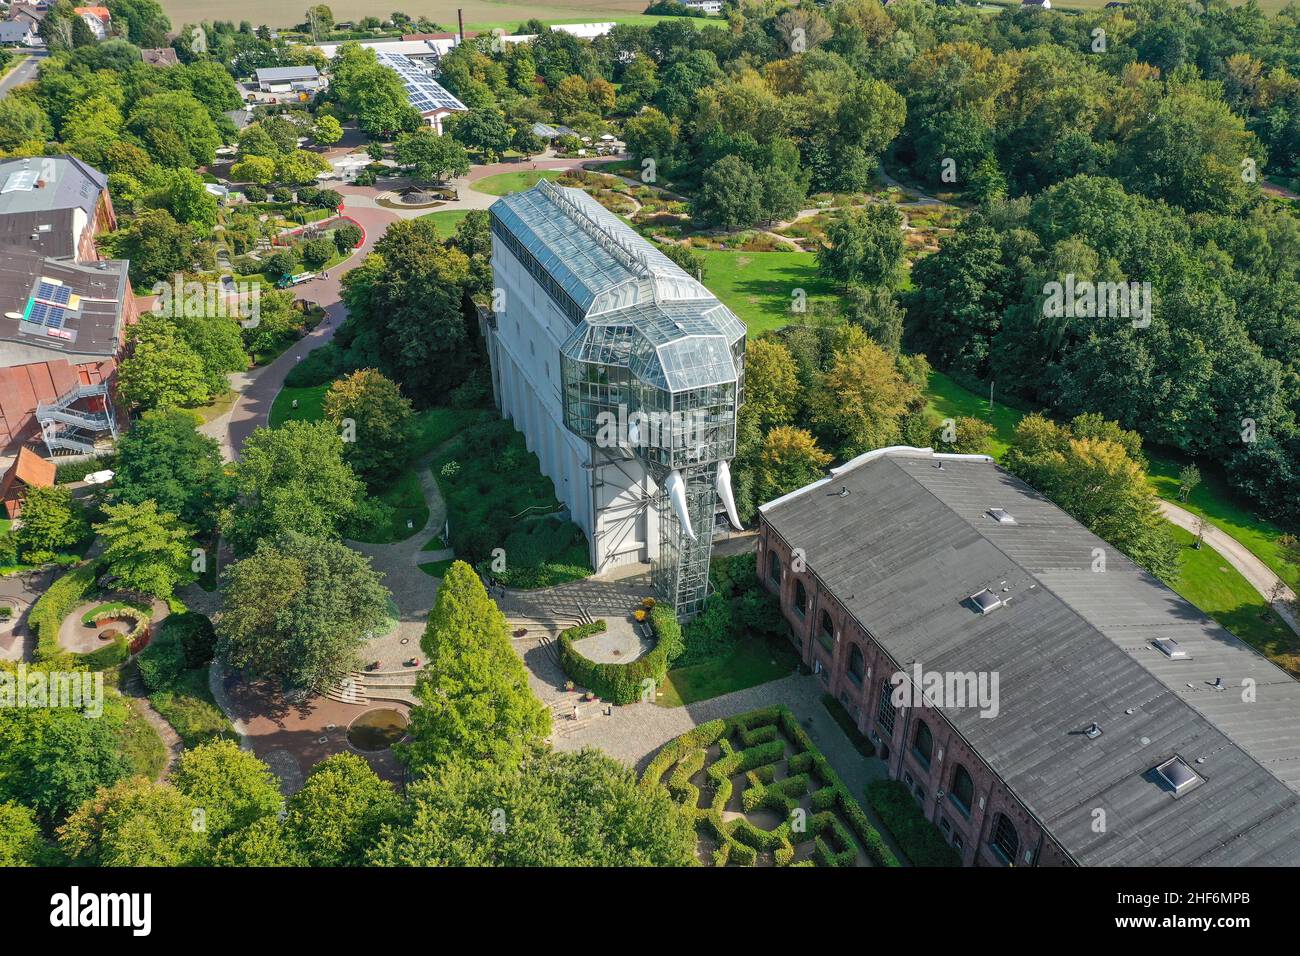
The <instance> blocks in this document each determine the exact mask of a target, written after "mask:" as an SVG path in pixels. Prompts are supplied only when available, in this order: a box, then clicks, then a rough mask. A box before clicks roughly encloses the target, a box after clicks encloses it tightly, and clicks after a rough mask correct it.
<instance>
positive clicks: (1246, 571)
mask: <svg viewBox="0 0 1300 956" xmlns="http://www.w3.org/2000/svg"><path fill="white" fill-rule="evenodd" d="M1160 513H1161V514H1163V515H1164V516H1165V518H1167V519H1168V520H1169V521H1172V522H1173V523H1174V524H1176V525H1178V527H1180V528H1183V529H1184V530H1187V531H1190V532H1191V533H1192V534H1196V515H1194V514H1192V513H1191V512H1190V511H1188V510H1187V509H1185V508H1180V507H1178V505H1176V504H1174V503H1173V502H1172V501H1164V500H1161V502H1160ZM1205 543H1206V544H1208V545H1209V546H1210V547H1211V548H1213V549H1214V550H1215V551H1217V552H1219V554H1221V555H1223V559H1224V560H1225V561H1227V562H1228V563H1229V564H1231V565H1232V566H1233V567H1234V568H1236V569H1237V570H1238V571H1240V572H1241V576H1242V577H1244V578H1245V579H1246V580H1247V581H1249V582H1250V586H1251V587H1253V588H1254V589H1255V590H1256V591H1258V592H1259V593H1260V594H1261V595H1262V596H1263V598H1264V600H1265V601H1272V604H1273V610H1275V611H1277V614H1278V617H1280V618H1282V620H1283V621H1285V622H1286V623H1287V626H1289V627H1290V628H1291V630H1293V631H1295V632H1296V633H1297V634H1300V623H1297V621H1296V618H1295V614H1294V613H1293V612H1292V610H1291V603H1290V602H1292V601H1294V600H1295V592H1294V591H1292V590H1291V589H1290V588H1289V587H1288V588H1284V590H1283V592H1282V597H1281V599H1280V600H1277V601H1273V600H1272V598H1273V588H1274V586H1275V585H1276V584H1277V582H1278V576H1277V575H1276V574H1274V573H1273V570H1272V569H1271V568H1270V567H1269V566H1268V565H1267V564H1265V563H1264V562H1263V561H1261V560H1260V559H1259V558H1257V557H1255V555H1254V554H1252V553H1251V552H1250V551H1249V550H1248V549H1247V548H1246V546H1245V545H1244V544H1242V543H1241V542H1240V541H1238V540H1237V539H1236V538H1234V537H1232V536H1231V535H1230V534H1228V533H1227V532H1225V531H1222V530H1220V529H1219V528H1216V527H1215V526H1214V525H1212V524H1208V523H1207V524H1206V526H1205Z"/></svg>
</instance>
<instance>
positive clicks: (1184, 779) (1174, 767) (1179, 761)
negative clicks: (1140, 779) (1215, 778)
mask: <svg viewBox="0 0 1300 956" xmlns="http://www.w3.org/2000/svg"><path fill="white" fill-rule="evenodd" d="M1156 774H1157V775H1158V776H1159V777H1160V779H1161V780H1162V781H1164V782H1165V783H1167V784H1169V786H1170V787H1171V788H1172V789H1173V791H1174V793H1175V794H1179V793H1185V792H1186V791H1187V790H1189V789H1191V788H1192V787H1194V786H1196V784H1198V783H1200V782H1201V780H1202V777H1201V775H1200V774H1198V773H1197V772H1196V771H1195V770H1193V769H1192V768H1191V767H1190V766H1188V764H1187V761H1185V760H1183V758H1182V757H1171V758H1170V759H1169V760H1166V761H1165V762H1164V763H1162V764H1161V765H1160V766H1158V767H1156Z"/></svg>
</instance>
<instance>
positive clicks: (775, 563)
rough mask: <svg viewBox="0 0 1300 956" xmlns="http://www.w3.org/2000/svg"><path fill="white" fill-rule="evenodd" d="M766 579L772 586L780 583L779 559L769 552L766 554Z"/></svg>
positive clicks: (774, 553)
mask: <svg viewBox="0 0 1300 956" xmlns="http://www.w3.org/2000/svg"><path fill="white" fill-rule="evenodd" d="M767 578H768V580H769V581H771V582H772V583H773V584H780V583H781V559H780V558H779V557H777V554H776V552H775V551H769V552H768V554H767Z"/></svg>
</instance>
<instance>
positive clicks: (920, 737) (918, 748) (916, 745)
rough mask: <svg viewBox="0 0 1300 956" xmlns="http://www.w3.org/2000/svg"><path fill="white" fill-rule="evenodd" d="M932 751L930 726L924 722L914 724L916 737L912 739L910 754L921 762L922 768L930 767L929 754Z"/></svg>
mask: <svg viewBox="0 0 1300 956" xmlns="http://www.w3.org/2000/svg"><path fill="white" fill-rule="evenodd" d="M933 751H934V734H932V733H930V725H929V724H927V723H926V722H925V721H924V720H918V721H917V722H916V736H914V737H913V738H912V753H914V754H915V755H916V759H917V760H919V761H921V765H922V766H923V767H929V766H930V754H931V753H932V752H933Z"/></svg>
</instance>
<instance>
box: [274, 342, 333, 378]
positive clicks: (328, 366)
mask: <svg viewBox="0 0 1300 956" xmlns="http://www.w3.org/2000/svg"><path fill="white" fill-rule="evenodd" d="M342 372H343V356H342V355H340V354H339V350H338V347H337V346H336V345H335V344H334V343H333V342H329V343H326V344H325V345H322V346H321V347H320V348H318V349H312V350H311V351H310V352H308V353H307V357H306V358H305V359H303V360H302V361H301V362H299V363H298V364H297V365H295V366H294V367H293V368H292V369H290V370H289V374H288V375H286V376H285V377H284V384H285V385H287V386H289V387H290V388H312V387H314V386H316V385H324V384H325V383H326V382H331V381H333V380H334V379H336V378H338V377H339V375H340V374H341V373H342Z"/></svg>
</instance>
